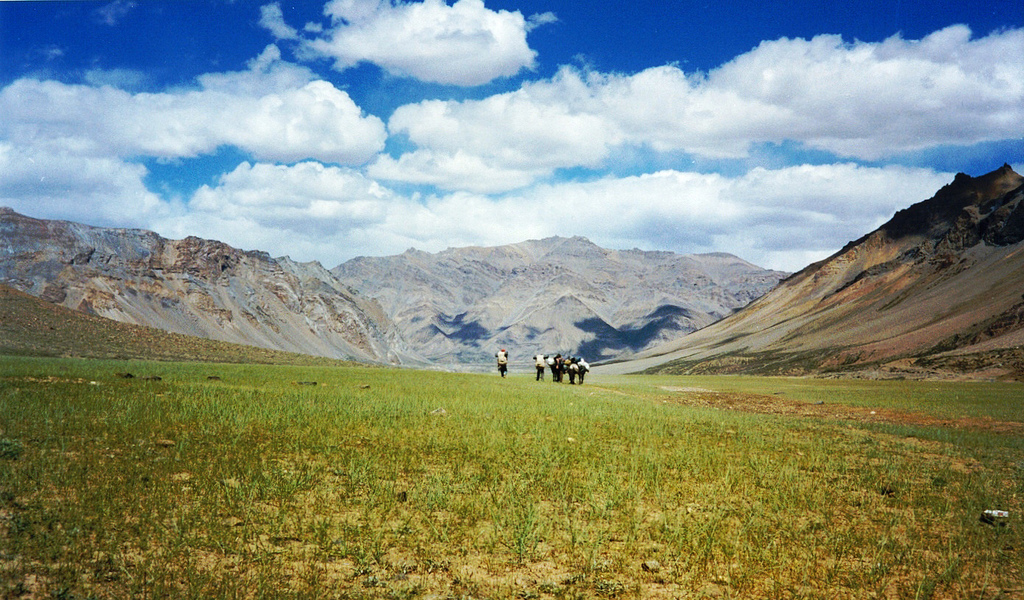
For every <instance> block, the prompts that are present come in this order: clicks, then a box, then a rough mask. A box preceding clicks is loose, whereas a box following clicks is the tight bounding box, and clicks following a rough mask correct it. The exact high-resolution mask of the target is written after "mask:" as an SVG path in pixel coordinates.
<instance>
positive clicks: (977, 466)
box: [0, 356, 1024, 599]
mask: <svg viewBox="0 0 1024 600" xmlns="http://www.w3.org/2000/svg"><path fill="white" fill-rule="evenodd" d="M126 373H131V374H132V375H134V376H133V377H131V378H126V377H125V376H124V375H125V374H126ZM153 376H159V378H160V379H159V380H157V379H155V378H154V377H153ZM314 383H315V385H313V384H314ZM1022 399H1024V387H1022V386H1021V385H1019V384H999V383H992V384H982V383H970V384H967V383H927V382H852V381H845V382H836V381H824V380H809V379H766V378H732V377H720V378H714V377H699V378H697V377H692V378H691V377H686V378H684V377H647V376H642V377H637V376H633V377H614V378H613V377H600V376H592V377H590V378H589V379H588V380H587V382H586V384H585V385H582V386H570V385H568V384H563V385H557V384H553V383H551V382H550V381H545V382H543V383H538V382H535V381H534V380H533V376H532V375H530V376H526V375H513V376H510V377H509V378H507V379H501V378H499V377H498V376H497V375H496V374H488V375H473V374H450V373H438V372H429V371H410V370H397V369H383V368H368V367H367V368H364V367H333V368H332V367H317V366H307V367H301V366H268V365H227V364H201V363H166V362H139V361H132V362H126V361H104V360H76V359H53V358H16V357H10V356H8V357H0V597H5V598H64V599H67V598H91V597H92V598H183V597H191V598H200V597H201V598H519V599H527V598H595V597H597V598H659V599H660V598H665V599H670V598H979V599H995V598H1024V570H1022V569H1024V521H1022V519H1021V514H1022V511H1024V435H1022V434H1021V431H1022V430H1021V423H1024V400H1022ZM779 403H783V404H779ZM783 406H784V407H785V408H786V410H781V409H779V410H774V409H773V407H783ZM803 406H806V407H807V408H808V410H810V409H811V408H813V407H819V408H821V407H825V408H828V409H829V410H832V411H834V413H833V412H828V411H825V412H819V413H815V414H810V415H808V414H803V413H801V412H800V408H801V407H803ZM742 407H754V408H756V407H762V408H764V410H744V409H743V408H742ZM794 407H795V412H794ZM881 414H885V415H890V416H892V415H895V417H894V418H889V419H886V420H877V419H872V418H871V417H876V416H878V415H881ZM901 415H902V417H903V418H901V417H900V416H901ZM918 416H920V417H928V418H927V419H925V418H917V417H918ZM986 423H987V424H989V425H992V424H1002V425H1004V426H1003V427H986V426H985V424H986ZM985 509H1003V510H1007V511H1009V512H1010V516H1009V518H1008V519H1006V520H1005V521H1004V522H997V523H995V524H985V523H982V522H980V521H979V516H980V514H981V512H982V511H983V510H985Z"/></svg>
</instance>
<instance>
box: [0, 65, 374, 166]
mask: <svg viewBox="0 0 1024 600" xmlns="http://www.w3.org/2000/svg"><path fill="white" fill-rule="evenodd" d="M199 81H200V86H201V87H200V88H199V89H195V90H176V91H170V92H164V93H156V94H153V93H138V94H133V93H130V92H127V91H124V90H121V89H118V88H114V87H109V86H101V87H94V86H87V85H68V84H64V83H60V82H56V81H38V80H34V79H20V80H17V81H15V82H14V83H12V84H10V85H9V86H7V87H5V88H3V89H2V90H0V113H3V114H4V115H5V118H4V119H3V121H2V122H0V139H6V140H8V141H11V142H13V143H16V144H18V145H24V146H31V147H35V148H49V149H50V150H51V151H53V152H57V151H61V152H73V153H77V154H81V155H89V156H108V157H120V158H130V157H135V156H151V157H158V158H179V157H195V156H199V155H202V154H208V153H212V152H214V151H216V149H217V148H218V147H219V146H222V145H231V146H237V147H238V148H241V149H242V150H244V151H247V152H250V153H252V154H253V155H254V156H255V157H257V158H259V159H261V160H270V161H283V162H295V161H299V160H303V159H306V158H314V159H316V160H320V161H324V162H337V163H342V164H361V163H365V162H368V161H369V160H371V159H372V158H373V157H374V156H375V154H376V153H377V152H379V151H380V150H381V149H382V148H383V145H384V138H385V132H384V125H383V123H382V122H381V121H380V119H378V118H376V117H373V116H365V115H363V114H362V112H361V110H360V108H359V107H358V106H357V105H356V104H355V102H353V101H352V99H351V98H350V97H349V95H348V94H347V93H345V92H343V91H341V90H338V89H337V88H335V87H334V86H333V85H332V84H330V83H328V82H326V81H322V80H316V79H314V78H313V77H312V74H311V73H310V72H309V71H308V70H306V69H304V68H302V67H296V66H295V65H289V64H287V63H283V62H281V61H280V53H279V51H277V48H276V47H273V46H271V47H270V48H268V49H267V50H266V51H265V52H264V53H263V54H262V55H261V56H260V57H258V58H257V59H256V60H254V61H252V62H251V63H250V69H249V70H247V71H242V72H236V73H218V74H208V75H205V76H203V77H201V78H200V80H199Z"/></svg>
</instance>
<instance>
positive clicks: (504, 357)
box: [498, 352, 508, 365]
mask: <svg viewBox="0 0 1024 600" xmlns="http://www.w3.org/2000/svg"><path fill="white" fill-rule="evenodd" d="M498 364H499V365H505V364H508V354H506V353H505V352H499V353H498Z"/></svg>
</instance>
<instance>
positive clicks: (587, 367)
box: [576, 358, 590, 385]
mask: <svg viewBox="0 0 1024 600" xmlns="http://www.w3.org/2000/svg"><path fill="white" fill-rule="evenodd" d="M576 364H578V365H579V369H580V370H579V373H577V374H576V376H577V377H579V379H580V385H583V376H584V375H586V374H587V371H589V370H590V365H589V364H587V361H585V360H583V359H582V358H577V359H576Z"/></svg>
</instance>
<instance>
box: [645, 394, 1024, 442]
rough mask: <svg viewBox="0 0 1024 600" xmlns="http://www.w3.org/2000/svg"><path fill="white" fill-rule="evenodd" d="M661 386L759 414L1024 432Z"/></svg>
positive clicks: (702, 402) (686, 402) (1016, 425)
mask: <svg viewBox="0 0 1024 600" xmlns="http://www.w3.org/2000/svg"><path fill="white" fill-rule="evenodd" d="M661 389H662V390H664V391H666V392H670V393H669V394H666V395H664V396H661V397H660V398H659V399H660V400H661V401H662V402H667V403H669V404H678V405H682V406H702V407H708V408H717V409H721V410H736V411H742V412H749V413H757V414H772V415H788V416H796V417H810V418H818V419H836V420H843V421H858V422H863V423H884V424H890V425H914V426H920V427H945V428H954V429H967V430H972V431H985V432H994V433H1007V434H1016V435H1021V434H1024V423H1020V422H1016V421H997V420H995V419H990V418H985V417H959V418H941V417H936V416H932V415H927V414H924V413H916V412H908V411H897V410H891V409H885V408H870V407H864V406H850V405H846V404H827V403H817V404H815V403H810V402H804V401H801V400H793V399H790V398H785V397H783V396H781V395H770V396H769V395H762V394H741V393H736V392H715V391H711V390H705V389H700V388H677V387H670V386H663V387H662V388H661Z"/></svg>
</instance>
